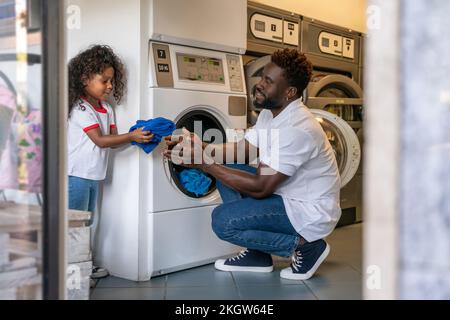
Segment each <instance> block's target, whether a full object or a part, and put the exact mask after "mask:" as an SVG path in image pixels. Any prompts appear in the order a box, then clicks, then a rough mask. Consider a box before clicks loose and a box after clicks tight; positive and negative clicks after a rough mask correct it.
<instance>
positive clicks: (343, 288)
mask: <svg viewBox="0 0 450 320" xmlns="http://www.w3.org/2000/svg"><path fill="white" fill-rule="evenodd" d="M362 226H363V225H362V224H355V225H350V226H346V227H342V228H338V229H336V230H335V231H334V232H333V234H332V235H331V236H330V237H329V238H328V239H327V241H328V243H329V244H330V246H331V253H330V255H329V256H328V258H327V259H326V260H325V262H324V263H323V264H322V265H321V266H320V268H319V269H318V271H317V272H316V274H315V276H314V277H312V278H311V279H309V280H306V281H291V280H284V279H281V278H280V276H279V271H280V269H282V268H284V267H286V266H288V265H289V260H288V259H281V258H277V257H274V261H275V271H274V272H272V273H242V272H223V271H217V270H215V269H214V265H213V264H210V265H206V266H202V267H198V268H193V269H189V270H185V271H179V272H175V273H172V274H169V275H165V276H161V277H157V278H153V279H151V280H150V281H147V282H134V281H129V280H124V279H120V278H115V277H108V278H105V279H101V280H100V281H99V282H98V283H97V285H96V287H95V288H94V289H92V291H91V299H94V300H101V299H124V300H125V299H133V300H137V299H145V300H147V299H152V300H163V299H166V300H240V299H243V300H250V299H255V300H303V299H308V300H310V299H313V300H315V299H361V296H362V294H361V292H362V289H361V286H362V275H361V271H362V254H361V248H362V238H361V233H362Z"/></svg>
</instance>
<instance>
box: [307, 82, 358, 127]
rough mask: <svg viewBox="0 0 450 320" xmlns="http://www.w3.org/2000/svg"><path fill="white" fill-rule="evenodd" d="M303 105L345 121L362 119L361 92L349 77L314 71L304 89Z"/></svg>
mask: <svg viewBox="0 0 450 320" xmlns="http://www.w3.org/2000/svg"><path fill="white" fill-rule="evenodd" d="M305 97H306V99H305V105H307V106H308V107H309V108H314V109H322V110H325V111H328V112H330V113H334V114H336V115H338V116H339V117H341V118H342V119H344V120H345V121H347V122H352V121H356V122H358V121H362V120H363V108H362V106H363V92H362V90H361V87H360V86H359V85H358V84H357V83H356V82H355V81H353V80H352V79H351V78H349V77H346V76H344V75H340V74H321V73H315V74H313V77H312V79H311V81H310V83H309V85H308V87H307V89H306V93H305Z"/></svg>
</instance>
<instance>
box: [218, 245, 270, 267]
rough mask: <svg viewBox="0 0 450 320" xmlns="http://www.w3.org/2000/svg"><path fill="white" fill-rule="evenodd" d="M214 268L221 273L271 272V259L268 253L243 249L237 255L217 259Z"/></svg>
mask: <svg viewBox="0 0 450 320" xmlns="http://www.w3.org/2000/svg"><path fill="white" fill-rule="evenodd" d="M214 267H215V268H216V269H218V270H222V271H248V272H272V271H273V263H272V257H271V255H270V254H268V253H264V252H261V251H257V250H251V249H245V250H242V251H241V252H239V254H238V255H236V256H234V257H232V258H228V259H219V260H217V261H216V263H215V264H214Z"/></svg>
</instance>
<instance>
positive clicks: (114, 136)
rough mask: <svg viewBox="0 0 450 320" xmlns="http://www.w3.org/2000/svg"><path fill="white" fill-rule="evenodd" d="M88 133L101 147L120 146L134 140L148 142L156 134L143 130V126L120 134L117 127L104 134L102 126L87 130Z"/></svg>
mask: <svg viewBox="0 0 450 320" xmlns="http://www.w3.org/2000/svg"><path fill="white" fill-rule="evenodd" d="M86 134H87V135H88V137H89V138H90V139H91V140H92V142H94V143H95V144H96V145H97V146H98V147H100V148H112V147H118V146H120V145H122V144H125V143H129V142H132V141H135V142H137V143H148V142H150V141H152V139H153V136H154V135H153V134H151V133H150V132H149V131H143V128H139V129H136V130H134V131H132V132H129V133H124V134H118V133H117V128H111V134H108V135H103V134H102V132H101V131H100V128H95V129H91V130H89V131H87V132H86Z"/></svg>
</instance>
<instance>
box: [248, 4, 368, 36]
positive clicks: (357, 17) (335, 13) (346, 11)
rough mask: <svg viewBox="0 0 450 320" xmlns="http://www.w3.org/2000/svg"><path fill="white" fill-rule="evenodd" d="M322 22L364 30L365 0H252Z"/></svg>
mask: <svg viewBox="0 0 450 320" xmlns="http://www.w3.org/2000/svg"><path fill="white" fill-rule="evenodd" d="M252 1H254V2H258V3H262V4H265V5H268V6H271V7H275V8H279V9H283V10H287V11H291V12H295V13H298V14H300V15H304V16H307V17H308V18H314V19H317V20H321V21H324V22H328V23H332V24H335V25H338V26H341V27H346V28H349V29H352V30H356V31H359V32H366V0H339V1H336V0H252Z"/></svg>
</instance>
